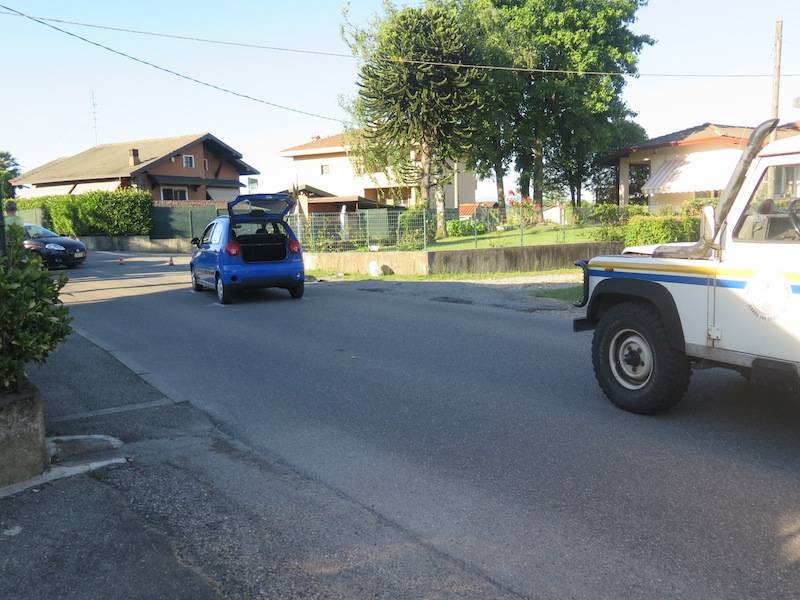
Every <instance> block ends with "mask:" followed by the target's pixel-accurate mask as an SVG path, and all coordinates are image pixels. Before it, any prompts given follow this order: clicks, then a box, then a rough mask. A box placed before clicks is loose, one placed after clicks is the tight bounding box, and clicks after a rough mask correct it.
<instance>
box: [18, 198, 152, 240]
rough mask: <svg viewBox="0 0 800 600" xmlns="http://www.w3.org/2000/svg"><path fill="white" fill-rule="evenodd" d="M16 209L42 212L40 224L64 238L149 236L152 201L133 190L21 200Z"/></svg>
mask: <svg viewBox="0 0 800 600" xmlns="http://www.w3.org/2000/svg"><path fill="white" fill-rule="evenodd" d="M17 206H18V207H19V208H20V209H21V210H25V209H29V208H39V209H42V211H43V225H44V226H45V227H49V228H51V229H54V230H56V231H57V232H58V233H63V234H65V235H72V236H81V235H149V234H150V229H151V227H152V211H153V198H152V196H151V195H150V193H149V192H146V191H142V190H137V189H133V188H120V189H118V190H114V191H112V192H105V191H95V192H87V193H85V194H79V195H77V196H43V197H40V198H32V199H30V200H24V199H23V200H19V201H18V202H17Z"/></svg>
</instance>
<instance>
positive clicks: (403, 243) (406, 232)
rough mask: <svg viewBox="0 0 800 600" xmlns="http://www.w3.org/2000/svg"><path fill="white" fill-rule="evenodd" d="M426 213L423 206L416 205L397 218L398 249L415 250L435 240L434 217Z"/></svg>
mask: <svg viewBox="0 0 800 600" xmlns="http://www.w3.org/2000/svg"><path fill="white" fill-rule="evenodd" d="M426 211H427V208H426V207H425V205H424V204H416V205H414V206H412V207H411V208H409V209H407V210H405V211H403V212H402V213H400V215H399V216H398V217H397V247H398V249H400V250H417V249H419V248H422V247H423V246H424V245H425V244H426V243H428V244H430V243H431V242H433V241H434V240H435V239H436V217H435V215H429V214H427V213H426ZM426 225H427V226H426Z"/></svg>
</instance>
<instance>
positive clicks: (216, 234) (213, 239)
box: [211, 223, 223, 244]
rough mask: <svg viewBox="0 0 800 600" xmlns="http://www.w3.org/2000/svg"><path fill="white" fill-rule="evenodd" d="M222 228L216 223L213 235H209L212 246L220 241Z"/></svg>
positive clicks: (220, 224)
mask: <svg viewBox="0 0 800 600" xmlns="http://www.w3.org/2000/svg"><path fill="white" fill-rule="evenodd" d="M222 228H223V225H222V223H217V226H216V227H215V228H214V233H212V234H211V243H212V244H219V241H220V240H221V239H222Z"/></svg>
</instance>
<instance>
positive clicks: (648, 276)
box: [589, 269, 800, 294]
mask: <svg viewBox="0 0 800 600" xmlns="http://www.w3.org/2000/svg"><path fill="white" fill-rule="evenodd" d="M589 275H591V276H592V277H607V278H611V279H614V278H619V279H640V280H642V281H661V282H664V283H685V284H688V285H713V279H712V278H710V277H702V276H699V277H691V276H688V275H667V274H665V273H635V272H631V271H605V270H602V269H589ZM717 287H720V288H727V289H732V290H743V289H744V288H745V287H747V281H741V280H737V279H717ZM791 288H792V293H793V294H800V285H792V286H791Z"/></svg>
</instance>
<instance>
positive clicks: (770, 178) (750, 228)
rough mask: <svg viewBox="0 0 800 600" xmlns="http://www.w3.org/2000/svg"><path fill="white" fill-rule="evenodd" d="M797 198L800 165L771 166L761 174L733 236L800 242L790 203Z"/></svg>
mask: <svg viewBox="0 0 800 600" xmlns="http://www.w3.org/2000/svg"><path fill="white" fill-rule="evenodd" d="M798 198H800V165H779V166H773V167H769V168H768V169H767V170H766V171H764V174H763V175H762V176H761V181H760V182H759V184H758V187H757V188H756V191H755V192H754V193H753V197H752V198H750V202H749V203H748V205H747V209H746V210H745V212H744V214H743V215H742V218H741V219H739V223H738V224H737V225H736V229H734V232H733V237H734V239H735V240H739V241H744V242H800V235H798V232H797V231H795V228H794V225H792V220H791V218H790V216H789V205H790V204H791V203H792V201H793V200H795V199H798ZM798 204H800V203H798ZM798 210H799V211H800V207H798ZM798 216H800V214H799V215H798Z"/></svg>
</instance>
